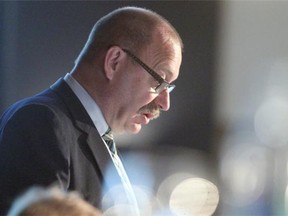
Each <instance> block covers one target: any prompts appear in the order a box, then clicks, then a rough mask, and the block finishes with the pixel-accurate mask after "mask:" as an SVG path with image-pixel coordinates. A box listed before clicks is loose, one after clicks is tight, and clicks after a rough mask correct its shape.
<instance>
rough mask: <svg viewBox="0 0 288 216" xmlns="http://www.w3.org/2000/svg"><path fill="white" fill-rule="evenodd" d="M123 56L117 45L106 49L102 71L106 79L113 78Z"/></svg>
mask: <svg viewBox="0 0 288 216" xmlns="http://www.w3.org/2000/svg"><path fill="white" fill-rule="evenodd" d="M123 56H124V55H123V51H122V49H121V48H120V47H118V46H113V47H110V48H109V49H108V51H107V53H106V56H105V60H104V72H105V75H106V77H107V79H109V80H112V79H113V77H114V75H115V72H117V70H118V68H119V65H120V62H121V60H122V58H123Z"/></svg>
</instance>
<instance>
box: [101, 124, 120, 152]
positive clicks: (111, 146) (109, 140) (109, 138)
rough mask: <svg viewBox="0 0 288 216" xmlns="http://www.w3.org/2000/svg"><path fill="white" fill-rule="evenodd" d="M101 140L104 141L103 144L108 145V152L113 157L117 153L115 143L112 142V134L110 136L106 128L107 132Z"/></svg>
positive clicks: (109, 131)
mask: <svg viewBox="0 0 288 216" xmlns="http://www.w3.org/2000/svg"><path fill="white" fill-rule="evenodd" d="M102 138H103V139H104V140H105V142H106V144H107V145H108V147H109V149H110V151H111V152H112V154H113V155H114V154H116V153H117V149H116V145H115V142H114V140H113V134H112V131H111V128H108V130H107V131H106V133H105V134H104V135H103V136H102Z"/></svg>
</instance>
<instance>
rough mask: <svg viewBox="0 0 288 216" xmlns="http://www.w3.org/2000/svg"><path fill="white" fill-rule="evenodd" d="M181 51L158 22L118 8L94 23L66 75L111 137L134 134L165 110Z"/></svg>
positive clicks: (147, 13) (171, 34) (168, 30)
mask: <svg viewBox="0 0 288 216" xmlns="http://www.w3.org/2000/svg"><path fill="white" fill-rule="evenodd" d="M182 48H183V45H182V41H181V38H180V36H179V35H178V33H177V32H176V30H175V29H174V28H173V27H172V26H171V25H170V24H169V23H168V21H167V20H165V19H164V18H163V17H161V16H159V15H158V14H156V13H154V12H152V11H150V10H146V9H142V8H135V7H125V8H120V9H117V10H115V11H113V12H111V13H110V14H108V15H106V16H104V17H103V18H101V19H100V20H99V21H98V22H97V23H96V24H95V26H94V27H93V29H92V31H91V33H90V35H89V39H88V41H87V43H86V45H85V47H84V48H83V50H82V52H81V54H80V55H79V57H78V59H77V60H76V66H75V68H74V70H73V73H72V74H73V76H74V78H76V79H77V80H78V81H79V82H80V83H81V84H82V85H83V86H84V88H85V89H86V90H87V91H88V93H89V94H90V95H91V96H92V98H93V99H95V101H96V102H97V104H98V105H99V107H100V109H101V110H102V112H103V114H104V117H105V119H106V121H107V123H108V124H109V126H110V127H111V128H112V130H113V131H114V132H124V131H126V132H132V133H137V132H139V131H140V129H141V125H143V124H148V123H149V121H150V120H151V119H154V118H156V117H158V116H159V113H160V111H161V110H163V111H167V110H168V109H169V107H170V95H169V92H168V90H169V89H171V88H172V86H171V85H170V83H171V82H173V81H174V80H176V78H177V77H178V74H179V69H180V64H181V61H182ZM159 89H160V90H161V91H159Z"/></svg>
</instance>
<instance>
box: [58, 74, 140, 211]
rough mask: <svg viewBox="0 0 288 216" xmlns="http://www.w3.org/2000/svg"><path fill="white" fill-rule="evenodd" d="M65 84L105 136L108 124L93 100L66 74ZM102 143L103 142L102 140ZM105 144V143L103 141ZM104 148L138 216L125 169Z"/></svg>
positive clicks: (115, 157)
mask: <svg viewBox="0 0 288 216" xmlns="http://www.w3.org/2000/svg"><path fill="white" fill-rule="evenodd" d="M64 80H65V82H66V83H67V84H68V85H69V87H70V88H71V89H72V91H73V92H74V93H75V94H76V96H77V97H78V99H79V100H80V101H81V103H82V105H83V106H84V108H85V109H86V111H87V113H88V114H89V116H90V118H91V119H92V121H93V123H94V125H95V127H96V128H97V130H98V132H99V133H100V135H101V136H103V135H104V134H105V132H106V131H107V130H108V127H109V126H108V124H107V122H106V121H105V118H104V116H103V114H102V112H101V110H100V108H99V106H98V105H97V103H96V102H95V100H93V98H92V97H91V96H90V95H89V94H88V92H87V91H86V90H85V89H84V88H83V87H82V86H81V85H80V84H79V83H78V82H77V80H75V79H74V78H73V77H72V76H71V74H69V73H67V74H66V76H65V77H64ZM103 141H104V140H103ZM104 143H105V144H106V142H105V141H104ZM106 148H107V150H108V152H109V153H110V156H111V159H112V161H113V163H114V166H115V167H116V170H117V172H118V174H119V176H120V178H121V181H122V184H123V186H124V188H125V192H126V193H127V197H128V199H129V202H130V203H132V204H133V206H135V208H136V212H135V215H139V211H138V204H137V201H136V197H135V194H134V191H133V189H132V185H131V183H130V180H129V178H128V176H127V173H126V171H125V168H124V166H123V164H122V161H121V159H120V158H119V157H118V155H117V154H116V155H114V154H112V153H111V151H110V150H109V147H108V145H107V144H106Z"/></svg>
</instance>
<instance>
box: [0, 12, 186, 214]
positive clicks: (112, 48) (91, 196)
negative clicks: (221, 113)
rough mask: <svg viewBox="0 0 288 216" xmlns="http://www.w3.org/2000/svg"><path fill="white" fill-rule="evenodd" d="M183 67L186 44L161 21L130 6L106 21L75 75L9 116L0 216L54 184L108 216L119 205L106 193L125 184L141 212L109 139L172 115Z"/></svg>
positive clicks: (0, 168)
mask: <svg viewBox="0 0 288 216" xmlns="http://www.w3.org/2000/svg"><path fill="white" fill-rule="evenodd" d="M181 60H182V41H181V39H180V37H179V35H178V33H177V32H176V30H175V29H174V28H173V27H172V26H171V25H170V24H169V23H168V22H167V21H166V20H165V19H164V18H162V17H161V16H159V15H158V14H156V13H154V12H152V11H150V10H146V9H141V8H136V7H125V8H120V9H117V10H115V11H113V12H111V13H110V14H108V15H106V16H104V17H103V18H101V19H100V20H99V21H98V22H97V23H96V24H95V26H94V27H93V29H92V31H91V33H90V35H89V38H88V41H87V43H86V44H85V46H84V48H83V50H82V52H81V53H80V55H79V57H78V58H77V60H76V62H75V67H74V68H73V69H72V71H71V72H70V73H68V74H67V75H66V76H65V77H64V78H61V79H60V80H58V81H57V82H56V83H55V84H53V85H52V86H51V87H50V88H49V89H47V90H45V91H43V92H41V93H40V94H38V95H35V96H33V97H30V98H27V99H24V100H21V101H19V102H17V103H16V104H14V105H12V106H11V107H10V108H8V109H7V110H6V112H5V113H4V114H3V116H2V118H1V122H0V176H1V178H0V211H1V212H0V213H3V212H5V211H6V210H7V209H8V207H9V205H10V204H11V202H12V201H13V199H14V198H15V196H17V195H18V194H19V193H21V192H23V191H24V190H25V189H27V188H28V187H30V186H34V185H40V186H50V185H51V184H58V185H59V186H60V187H61V188H62V189H64V190H76V191H78V192H79V193H80V194H82V195H83V197H84V199H85V200H87V201H88V202H89V203H91V204H92V205H94V206H96V207H97V208H99V209H102V210H105V209H107V208H109V206H113V205H115V202H113V199H112V201H111V200H110V201H109V199H107V196H106V197H105V199H104V201H103V200H102V197H103V193H105V192H107V191H109V190H110V189H111V188H112V187H113V186H115V185H119V184H120V185H123V191H124V194H123V196H121V197H123V200H125V201H127V203H129V205H131V206H134V207H135V206H137V202H136V200H135V196H134V194H133V190H132V186H131V184H130V182H129V179H128V177H127V175H126V172H125V169H124V167H123V165H122V163H121V160H120V159H119V157H118V156H117V151H116V148H115V145H114V143H113V141H112V143H110V141H107V139H106V138H107V137H109V136H110V138H111V135H110V132H111V131H112V132H113V133H124V132H125V133H127V132H129V133H135V134H136V133H138V132H139V131H140V130H141V126H142V125H146V124H148V123H149V121H151V120H152V119H155V118H157V117H158V116H159V114H160V111H161V110H163V111H167V110H168V109H169V106H170V101H169V99H170V98H169V97H170V96H169V92H170V91H171V90H172V89H173V88H174V87H175V86H174V85H173V84H171V82H173V81H175V80H176V78H177V77H178V74H179V68H180V64H181ZM144 62H145V63H144ZM148 65H149V66H148ZM152 68H153V70H152ZM107 131H109V136H108V135H107V136H106V134H108V133H107ZM104 140H105V141H106V142H105V141H104ZM111 164H112V165H111ZM108 170H109V171H108ZM107 173H110V174H111V175H112V176H113V178H112V177H109V176H107ZM124 197H126V198H124ZM112 198H113V197H112ZM107 200H108V201H107ZM134 207H133V208H134ZM135 209H136V207H135ZM134 215H136V214H134Z"/></svg>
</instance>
